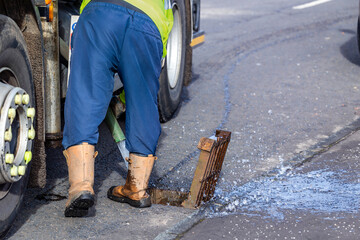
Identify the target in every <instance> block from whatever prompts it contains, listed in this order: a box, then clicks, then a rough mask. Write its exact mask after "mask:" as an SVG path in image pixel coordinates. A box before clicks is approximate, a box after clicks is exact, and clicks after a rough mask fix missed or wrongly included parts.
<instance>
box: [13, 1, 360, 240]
mask: <svg viewBox="0 0 360 240" xmlns="http://www.w3.org/2000/svg"><path fill="white" fill-rule="evenodd" d="M309 1H310V0H309ZM309 1H308V0H292V1H289V0H268V1H264V0H252V1H247V0H239V1H234V0H223V1H221V3H220V2H219V1H217V0H206V1H202V8H201V12H202V13H201V14H202V15H201V17H202V19H201V26H202V27H201V28H202V29H204V30H205V31H206V43H205V44H204V45H202V46H201V47H200V48H198V49H195V50H194V52H193V81H192V83H191V84H190V85H189V86H188V87H186V88H185V89H184V90H185V91H184V95H183V101H182V103H181V108H180V109H179V111H178V112H177V114H176V115H175V116H174V118H173V119H172V120H171V121H169V122H167V123H165V124H162V135H161V138H160V142H159V146H158V150H157V155H158V157H159V160H158V161H157V162H156V164H155V167H154V171H153V173H152V176H151V185H152V186H156V187H163V188H165V187H167V188H171V189H174V190H181V189H184V190H188V188H189V186H190V183H191V180H192V176H193V172H194V169H195V166H196V162H197V158H198V152H197V151H196V145H197V142H198V141H199V139H200V138H201V137H209V136H211V135H212V134H213V133H214V130H215V129H217V128H222V129H224V130H229V131H232V133H233V134H232V140H231V143H230V145H229V149H228V152H227V154H226V158H225V162H224V166H223V170H222V174H221V179H220V181H219V182H218V185H217V192H216V196H215V198H214V199H213V200H212V202H211V203H209V204H208V205H205V206H204V207H203V208H201V209H200V210H188V209H183V208H177V207H169V206H160V205H155V206H153V207H152V208H149V209H141V210H139V209H133V208H130V207H129V206H127V205H120V204H118V203H115V202H112V201H110V200H108V199H107V198H106V191H107V189H108V188H109V187H110V186H112V185H116V184H122V183H124V182H125V177H126V172H125V166H124V164H123V162H121V159H119V152H118V150H117V148H116V145H115V144H114V143H113V141H112V140H111V136H110V134H109V131H108V130H107V129H106V127H105V126H104V125H102V126H101V128H100V139H99V144H98V146H97V149H98V151H99V156H98V158H97V160H96V166H95V192H96V194H97V204H96V206H95V208H94V209H93V212H92V214H91V215H90V216H89V217H87V218H84V219H65V218H64V216H63V210H64V205H65V202H66V199H65V198H66V196H67V187H68V182H67V170H66V163H65V159H64V157H63V156H62V153H61V149H60V148H59V149H48V150H47V153H48V158H47V163H48V164H47V166H48V183H47V186H46V188H45V189H29V190H28V192H27V195H26V198H25V204H24V208H23V209H22V211H21V212H20V214H19V216H18V218H17V220H16V222H15V223H14V226H13V229H12V230H11V232H10V233H9V236H8V238H9V239H10V240H12V239H16V240H18V239H26V240H28V239H36V240H41V239H176V238H179V237H181V236H183V235H184V233H185V235H184V238H185V239H186V238H195V237H196V238H198V239H223V238H224V239H226V238H229V239H235V238H238V239H255V238H258V239H266V237H267V239H291V238H294V237H295V239H306V237H308V238H310V239H331V237H333V238H337V237H339V238H340V239H347V238H348V239H358V238H357V235H355V234H354V233H358V224H359V223H358V221H357V217H358V210H357V206H358V200H357V196H356V195H359V194H358V193H359V191H358V185H357V182H356V181H357V176H358V172H359V171H358V170H359V169H358V167H357V165H356V164H357V162H356V160H357V152H358V147H357V143H358V142H359V141H357V140H358V138H357V136H358V133H357V132H356V131H357V130H358V129H359V128H360V120H359V115H360V106H359V103H360V100H359V93H360V82H359V76H360V67H359V66H360V57H359V53H358V52H357V43H356V23H357V18H358V4H359V1H358V0H347V1H343V0H332V1H329V2H326V3H324V4H322V5H318V6H316V7H311V8H307V9H302V10H297V9H294V8H293V6H296V5H300V4H303V3H306V2H309ZM353 132H356V133H355V134H353V135H351V134H352V133H353ZM342 139H345V140H344V141H342V142H339V141H341V140H342ZM350 140H351V141H350ZM344 144H345V145H346V144H349V145H346V146H345V145H344ZM341 146H343V147H341ZM337 149H338V150H337ZM204 219H205V220H204ZM198 223H199V224H198ZM310 223H311V224H310ZM196 224H198V225H196ZM236 224H237V225H236ZM335 224H336V225H335ZM194 226H195V227H194ZM212 230H214V231H212ZM192 232H194V233H192ZM229 232H230V233H229ZM299 232H300V233H299ZM278 234H279V236H278ZM307 234H309V235H307ZM316 234H318V235H316ZM327 234H330V236H329V237H328V236H327ZM223 236H224V237H223ZM354 237H355V238H354Z"/></svg>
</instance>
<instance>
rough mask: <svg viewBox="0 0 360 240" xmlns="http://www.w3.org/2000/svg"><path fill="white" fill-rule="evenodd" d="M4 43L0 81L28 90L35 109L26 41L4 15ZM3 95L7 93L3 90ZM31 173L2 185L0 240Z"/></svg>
mask: <svg viewBox="0 0 360 240" xmlns="http://www.w3.org/2000/svg"><path fill="white" fill-rule="evenodd" d="M0 43H1V44H0V70H2V71H0V81H1V82H2V83H6V84H10V85H13V86H16V87H20V88H22V89H23V90H25V91H26V92H27V93H28V94H29V96H30V104H31V105H32V106H35V102H34V99H35V97H34V85H33V81H32V71H31V65H30V61H29V55H28V53H27V50H26V45H25V41H24V38H23V36H22V33H21V31H20V29H19V28H18V26H17V25H16V23H15V22H14V21H13V20H12V19H11V18H9V17H7V16H4V15H0ZM4 69H5V70H4ZM0 91H4V90H3V89H1V88H0ZM0 107H1V106H0ZM0 134H4V133H3V132H2V133H0ZM15 134H18V131H15ZM15 137H17V136H14V138H15ZM29 173H30V166H29V165H28V167H27V168H26V172H25V175H24V176H22V177H21V178H20V180H19V181H17V182H13V183H4V184H0V238H1V237H3V236H5V235H6V233H7V231H8V230H9V229H10V227H11V225H12V222H13V221H14V220H15V217H16V215H17V213H18V211H19V209H20V206H21V203H22V200H23V197H24V193H25V190H26V186H27V182H28V179H29Z"/></svg>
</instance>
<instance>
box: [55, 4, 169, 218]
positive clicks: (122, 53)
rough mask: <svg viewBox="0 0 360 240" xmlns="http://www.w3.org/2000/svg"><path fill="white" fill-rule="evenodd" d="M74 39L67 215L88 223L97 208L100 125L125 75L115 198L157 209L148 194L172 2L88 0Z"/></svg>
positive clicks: (68, 116) (67, 114)
mask: <svg viewBox="0 0 360 240" xmlns="http://www.w3.org/2000/svg"><path fill="white" fill-rule="evenodd" d="M80 13H81V15H80V18H79V20H78V22H77V24H76V27H75V30H74V32H73V35H72V40H71V49H72V55H71V63H70V64H71V65H70V66H71V68H70V69H71V71H70V77H69V85H68V90H67V96H66V101H65V111H64V112H65V113H64V117H65V126H64V133H63V142H62V143H63V147H64V149H65V150H64V155H65V158H66V161H67V165H68V172H69V184H70V187H69V197H68V201H67V202H66V206H65V216H66V217H83V216H85V215H87V213H88V210H89V208H90V207H92V206H93V205H94V202H95V194H94V190H93V185H94V161H95V158H96V156H97V152H95V145H96V144H97V142H98V135H99V133H98V127H99V125H100V123H101V122H102V121H103V120H104V118H105V115H106V112H107V108H108V106H109V103H110V100H111V97H112V93H113V87H114V81H113V77H114V74H115V73H116V72H118V74H119V76H120V78H121V80H122V82H123V85H124V89H125V93H126V94H125V100H126V122H125V129H126V148H127V149H128V150H129V152H130V156H129V158H128V159H127V161H128V163H129V164H128V174H127V178H126V182H125V185H123V186H116V187H115V186H114V187H111V188H110V189H109V191H108V197H109V198H110V199H111V200H114V201H117V202H121V203H128V204H130V205H131V206H133V207H138V208H144V207H150V206H151V200H150V196H149V195H148V193H147V192H146V189H147V186H148V182H149V177H150V174H151V171H152V168H153V165H154V161H155V160H156V159H157V158H156V156H155V151H156V146H157V142H158V139H159V136H160V132H161V127H160V121H159V113H158V108H157V102H158V101H157V94H158V90H159V81H158V79H159V76H160V72H161V66H162V61H163V59H164V57H165V56H166V42H167V39H168V36H169V33H170V31H171V28H172V25H173V15H172V9H171V5H170V0H151V1H150V0H91V1H90V0H83V2H82V4H81V7H80Z"/></svg>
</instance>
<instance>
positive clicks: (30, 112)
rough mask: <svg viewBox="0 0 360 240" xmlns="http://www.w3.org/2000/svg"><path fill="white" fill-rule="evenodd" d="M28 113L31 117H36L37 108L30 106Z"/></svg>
mask: <svg viewBox="0 0 360 240" xmlns="http://www.w3.org/2000/svg"><path fill="white" fill-rule="evenodd" d="M26 115H27V117H29V118H34V117H35V108H28V110H27V112H26Z"/></svg>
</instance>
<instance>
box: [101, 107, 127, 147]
mask: <svg viewBox="0 0 360 240" xmlns="http://www.w3.org/2000/svg"><path fill="white" fill-rule="evenodd" d="M105 122H106V124H107V125H108V128H109V130H110V132H111V134H112V136H113V138H114V140H115V142H117V143H118V142H121V141H124V140H125V135H124V133H123V131H122V130H121V128H120V125H119V123H118V121H117V119H116V117H115V115H114V113H113V112H112V110H111V108H108V110H107V113H106V117H105Z"/></svg>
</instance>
